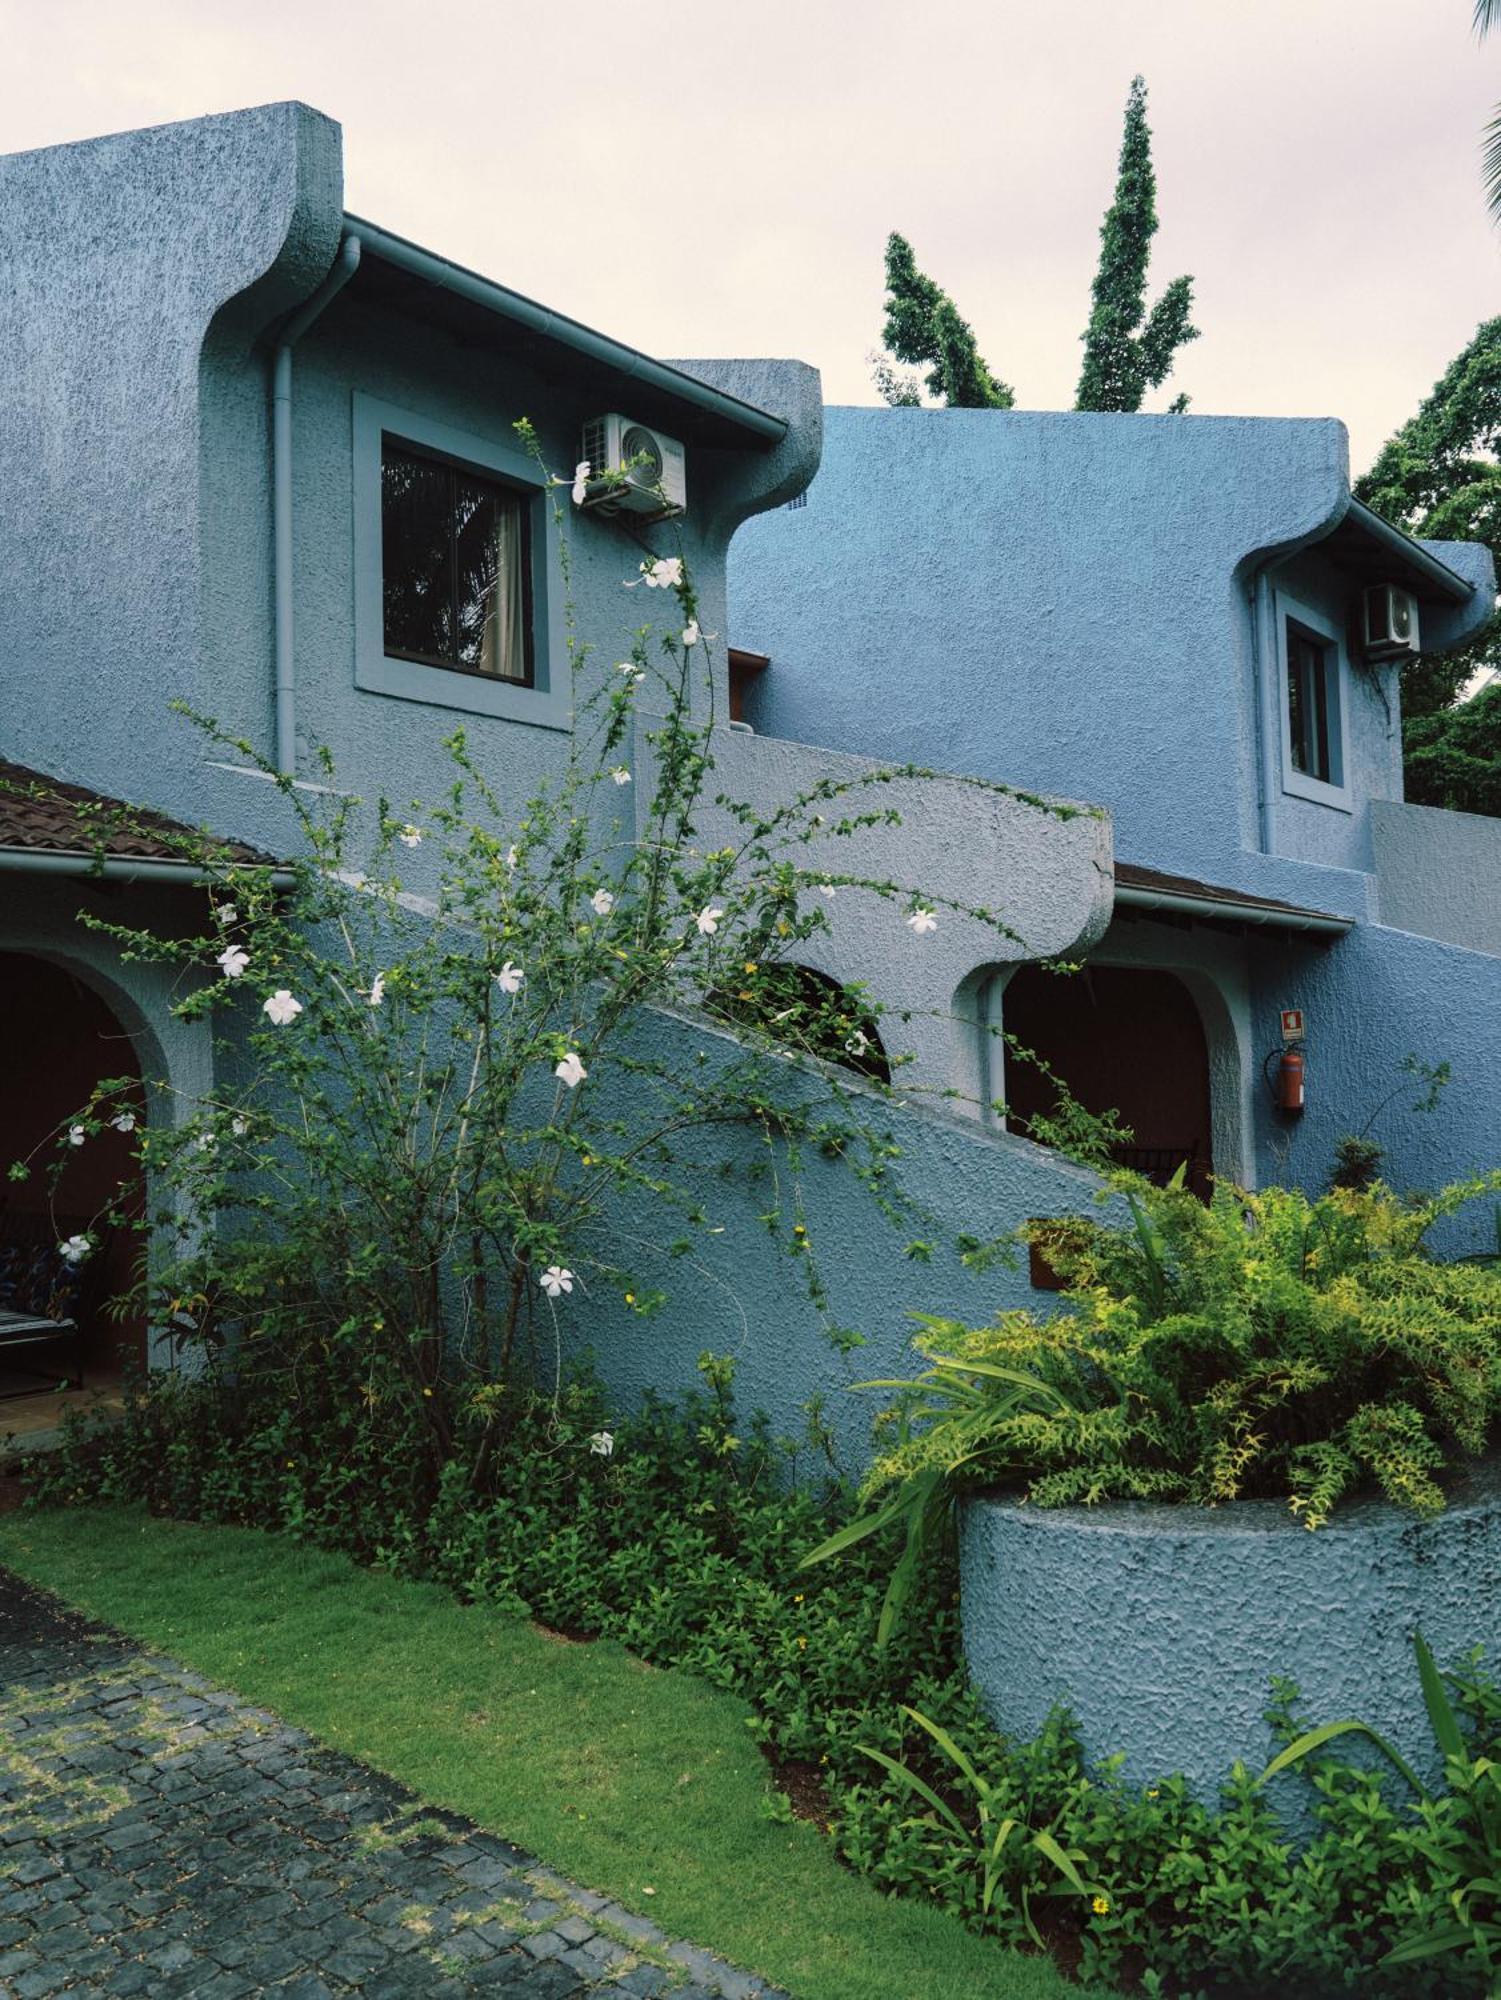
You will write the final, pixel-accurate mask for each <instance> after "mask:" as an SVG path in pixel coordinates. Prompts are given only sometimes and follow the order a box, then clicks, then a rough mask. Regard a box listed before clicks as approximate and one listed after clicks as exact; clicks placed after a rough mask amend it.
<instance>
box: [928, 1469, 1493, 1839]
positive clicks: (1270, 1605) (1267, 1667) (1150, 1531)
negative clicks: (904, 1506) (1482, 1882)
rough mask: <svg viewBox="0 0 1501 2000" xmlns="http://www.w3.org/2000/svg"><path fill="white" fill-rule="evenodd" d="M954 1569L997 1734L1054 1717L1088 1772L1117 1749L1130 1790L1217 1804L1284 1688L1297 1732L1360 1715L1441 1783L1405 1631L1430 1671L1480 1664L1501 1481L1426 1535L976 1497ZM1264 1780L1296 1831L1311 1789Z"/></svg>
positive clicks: (1276, 1517)
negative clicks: (1080, 1745) (1417, 1635)
mask: <svg viewBox="0 0 1501 2000" xmlns="http://www.w3.org/2000/svg"><path fill="white" fill-rule="evenodd" d="M960 1562H961V1588H962V1593H963V1622H964V1647H965V1652H966V1654H967V1656H968V1660H969V1667H970V1672H971V1674H972V1675H973V1677H974V1681H975V1685H976V1687H977V1689H978V1691H979V1693H980V1696H981V1698H982V1700H983V1701H984V1703H985V1705H986V1707H987V1708H988V1710H989V1711H990V1714H991V1716H992V1717H993V1719H994V1720H995V1722H996V1724H997V1725H998V1726H999V1727H1000V1728H1001V1729H1003V1730H1005V1731H1007V1732H1008V1733H1012V1734H1015V1735H1019V1736H1031V1735H1034V1734H1035V1733H1036V1732H1037V1730H1039V1729H1040V1728H1041V1726H1042V1724H1043V1722H1044V1721H1045V1720H1046V1718H1047V1715H1048V1712H1049V1710H1050V1709H1051V1708H1053V1707H1054V1706H1055V1705H1056V1706H1063V1707H1066V1708H1068V1709H1070V1710H1071V1711H1072V1712H1073V1714H1074V1715H1075V1716H1076V1717H1077V1718H1078V1721H1079V1724H1080V1728H1081V1730H1082V1734H1083V1739H1084V1743H1085V1747H1086V1749H1087V1751H1088V1753H1089V1755H1090V1756H1091V1757H1092V1758H1100V1757H1104V1756H1108V1755H1111V1754H1112V1753H1114V1752H1117V1751H1119V1752H1123V1753H1124V1759H1125V1761H1124V1765H1123V1776H1124V1777H1125V1779H1126V1781H1127V1783H1129V1784H1144V1783H1150V1782H1151V1781H1153V1780H1154V1779H1157V1778H1161V1777H1164V1776H1167V1775H1170V1774H1171V1773H1173V1772H1179V1771H1181V1772H1182V1773H1183V1775H1184V1777H1185V1778H1186V1779H1187V1780H1188V1782H1189V1784H1190V1786H1191V1787H1192V1789H1193V1790H1194V1791H1195V1792H1196V1793H1197V1794H1198V1795H1199V1797H1201V1798H1202V1799H1204V1800H1205V1802H1206V1803H1213V1802H1214V1800H1215V1798H1216V1796H1217V1793H1218V1788H1219V1786H1220V1784H1221V1782H1222V1780H1223V1779H1224V1778H1225V1777H1226V1776H1227V1774H1228V1773H1229V1770H1230V1767H1231V1765H1232V1764H1233V1763H1234V1762H1235V1760H1236V1759H1237V1758H1240V1759H1241V1760H1242V1761H1243V1762H1244V1763H1245V1764H1246V1765H1247V1766H1248V1767H1249V1768H1250V1769H1251V1770H1253V1771H1255V1770H1258V1769H1260V1768H1261V1766H1262V1765H1263V1764H1264V1763H1265V1762H1266V1761H1267V1760H1268V1759H1269V1758H1270V1757H1271V1756H1272V1755H1273V1754H1274V1752H1275V1750H1276V1747H1277V1746H1276V1744H1275V1743H1274V1742H1273V1740H1272V1737H1271V1733H1270V1731H1269V1729H1268V1726H1267V1724H1266V1721H1265V1719H1264V1716H1263V1711H1264V1709H1265V1708H1266V1705H1267V1697H1268V1682H1269V1679H1270V1677H1271V1676H1272V1675H1274V1674H1279V1675H1284V1676H1286V1677H1287V1678H1288V1679H1290V1680H1294V1681H1296V1682H1297V1683H1298V1686H1299V1688H1300V1689H1301V1690H1302V1701H1301V1706H1300V1711H1299V1712H1300V1714H1301V1715H1302V1716H1304V1717H1305V1718H1306V1719H1307V1721H1308V1722H1309V1723H1310V1724H1316V1723H1323V1722H1337V1721H1341V1720H1344V1719H1345V1718H1347V1717H1352V1716H1353V1717H1358V1718H1359V1719H1360V1720H1361V1721H1363V1722H1368V1723H1369V1724H1370V1725H1371V1726H1372V1728H1374V1729H1377V1730H1379V1731H1380V1733H1381V1734H1382V1735H1383V1736H1384V1737H1385V1738H1386V1739H1387V1741H1388V1742H1390V1743H1391V1744H1393V1745H1394V1746H1395V1747H1396V1748H1397V1749H1398V1750H1399V1751H1400V1752H1401V1753H1402V1755H1403V1756H1404V1757H1406V1758H1407V1759H1408V1761H1409V1762H1410V1763H1412V1764H1413V1765H1414V1767H1415V1768H1416V1769H1417V1770H1418V1771H1419V1773H1420V1774H1422V1775H1424V1776H1425V1778H1428V1777H1432V1778H1437V1777H1438V1776H1440V1775H1441V1767H1440V1760H1439V1759H1438V1757H1437V1756H1436V1754H1435V1751H1434V1746H1433V1737H1432V1732H1431V1730H1430V1728H1429V1725H1428V1720H1427V1716H1426V1714H1425V1712H1424V1708H1423V1701H1422V1696H1421V1693H1420V1690H1419V1687H1418V1678H1417V1669H1416V1665H1415V1661H1414V1655H1413V1646H1412V1635H1413V1633H1414V1632H1415V1631H1421V1632H1422V1634H1423V1636H1424V1638H1425V1639H1426V1640H1427V1641H1428V1643H1429V1645H1430V1646H1431V1647H1432V1648H1433V1651H1434V1654H1435V1656H1436V1657H1437V1659H1438V1661H1439V1663H1440V1665H1441V1666H1449V1665H1452V1664H1453V1663H1454V1662H1455V1661H1456V1660H1458V1659H1459V1658H1460V1656H1461V1655H1463V1654H1464V1653H1466V1652H1468V1651H1469V1649H1470V1648H1471V1647H1472V1646H1475V1645H1476V1644H1484V1645H1485V1646H1486V1648H1487V1651H1488V1653H1489V1654H1492V1655H1493V1654H1494V1652H1495V1650H1496V1646H1497V1642H1498V1640H1501V1467H1498V1466H1497V1465H1496V1464H1495V1463H1494V1462H1492V1463H1491V1464H1489V1465H1487V1466H1485V1467H1482V1468H1479V1469H1477V1470H1476V1471H1475V1473H1474V1474H1473V1475H1472V1476H1471V1477H1470V1478H1469V1479H1467V1480H1466V1481H1465V1483H1464V1484H1463V1486H1462V1487H1460V1488H1459V1489H1457V1490H1456V1491H1455V1492H1454V1494H1453V1495H1452V1496H1451V1500H1450V1504H1449V1507H1448V1509H1447V1510H1446V1511H1445V1512H1444V1513H1443V1514H1441V1515H1439V1516H1438V1517H1437V1519H1435V1520H1432V1521H1417V1520H1415V1519H1414V1518H1413V1516H1412V1515H1410V1514H1406V1513H1402V1512H1399V1511H1398V1510H1397V1509H1395V1508H1392V1507H1389V1506H1386V1505H1385V1504H1383V1503H1381V1502H1376V1501H1372V1502H1361V1503H1358V1504H1356V1505H1354V1506H1350V1507H1347V1508H1343V1509H1341V1510H1340V1512H1339V1513H1338V1514H1337V1515H1336V1516H1335V1518H1334V1520H1333V1521H1331V1522H1330V1524H1329V1525H1328V1526H1327V1527H1324V1528H1320V1529H1318V1530H1317V1531H1316V1532H1315V1533H1312V1534H1310V1533H1309V1532H1308V1531H1307V1530H1306V1529H1305V1528H1302V1527H1300V1526H1299V1525H1298V1523H1297V1521H1296V1520H1295V1519H1294V1518H1293V1517H1292V1516H1291V1515H1290V1514H1289V1513H1288V1511H1287V1509H1286V1508H1285V1507H1284V1506H1283V1505H1282V1504H1281V1503H1280V1502H1274V1501H1253V1502H1248V1503H1244V1504H1239V1505H1235V1506H1230V1507H1220V1508H1213V1509H1209V1508H1199V1507H1157V1506H1146V1505H1136V1504H1132V1505H1122V1506H1109V1507H1100V1508H1059V1509H1057V1510H1053V1511H1049V1510H1046V1509H1043V1508H1037V1507H1029V1506H1024V1505H1019V1504H1017V1503H1016V1502H1015V1501H1012V1500H1007V1499H999V1498H988V1497H987V1498H980V1499H976V1500H973V1501H971V1502H969V1503H968V1504H967V1505H966V1507H965V1509H964V1520H963V1526H962V1530H961V1547H960ZM1491 1664H1492V1666H1494V1665H1495V1661H1494V1658H1492V1660H1491ZM1276 1782H1277V1783H1278V1785H1279V1786H1280V1787H1282V1790H1281V1793H1280V1797H1278V1803H1279V1805H1281V1806H1282V1808H1283V1810H1284V1811H1288V1812H1290V1817H1291V1818H1292V1819H1293V1821H1294V1822H1295V1823H1296V1822H1297V1821H1298V1820H1299V1819H1300V1817H1302V1814H1301V1812H1300V1808H1303V1809H1305V1810H1306V1807H1305V1797H1306V1788H1304V1787H1301V1786H1300V1784H1299V1781H1297V1780H1295V1779H1287V1780H1279V1781H1276ZM1274 1796H1277V1795H1276V1794H1274ZM1302 1823H1303V1824H1304V1825H1305V1826H1306V1824H1307V1821H1306V1818H1303V1819H1302Z"/></svg>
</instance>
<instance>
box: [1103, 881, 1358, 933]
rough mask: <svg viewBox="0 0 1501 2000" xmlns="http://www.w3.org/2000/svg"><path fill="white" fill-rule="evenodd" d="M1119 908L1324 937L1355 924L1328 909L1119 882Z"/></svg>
mask: <svg viewBox="0 0 1501 2000" xmlns="http://www.w3.org/2000/svg"><path fill="white" fill-rule="evenodd" d="M1115 901H1116V906H1117V908H1120V907H1122V906H1124V907H1125V908H1127V909H1132V910H1157V911H1160V912H1161V913H1163V914H1165V915H1169V916H1178V917H1218V918H1219V920H1220V921H1221V922H1222V923H1232V924H1257V925H1260V926H1263V927H1265V928H1267V929H1271V930H1279V931H1312V932H1314V933H1316V934H1317V935H1319V936H1321V937H1343V936H1344V935H1345V934H1346V932H1347V931H1351V930H1353V929H1354V928H1355V919H1354V918H1353V917H1336V916H1331V915H1329V914H1328V912H1326V911H1324V910H1293V909H1284V910H1269V909H1268V908H1267V907H1266V906H1265V904H1263V903H1239V902H1233V901H1230V900H1228V899H1226V900H1223V901H1222V900H1221V899H1220V898H1218V897H1211V896H1181V895H1178V894H1177V893H1175V892H1174V891H1173V890H1170V889H1139V888H1136V887H1134V886H1133V885H1131V884H1130V883H1126V882H1117V883H1116V885H1115Z"/></svg>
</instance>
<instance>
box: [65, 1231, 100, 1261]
mask: <svg viewBox="0 0 1501 2000" xmlns="http://www.w3.org/2000/svg"><path fill="white" fill-rule="evenodd" d="M93 1247H94V1246H93V1244H92V1243H90V1241H89V1239H88V1238H87V1236H70V1237H69V1238H68V1240H67V1242H66V1243H59V1244H58V1246H57V1254H58V1256H59V1257H61V1258H62V1260H63V1262H64V1263H65V1264H81V1263H82V1262H83V1260H84V1258H85V1257H87V1256H88V1254H89V1252H90V1251H91V1250H92V1249H93Z"/></svg>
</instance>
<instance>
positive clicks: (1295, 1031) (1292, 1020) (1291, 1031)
mask: <svg viewBox="0 0 1501 2000" xmlns="http://www.w3.org/2000/svg"><path fill="white" fill-rule="evenodd" d="M1304 1035H1305V1030H1304V1026H1303V1009H1302V1008H1301V1007H1284V1008H1283V1009H1282V1041H1283V1046H1284V1047H1286V1048H1291V1047H1292V1045H1293V1043H1294V1042H1301V1041H1302V1040H1303V1039H1304Z"/></svg>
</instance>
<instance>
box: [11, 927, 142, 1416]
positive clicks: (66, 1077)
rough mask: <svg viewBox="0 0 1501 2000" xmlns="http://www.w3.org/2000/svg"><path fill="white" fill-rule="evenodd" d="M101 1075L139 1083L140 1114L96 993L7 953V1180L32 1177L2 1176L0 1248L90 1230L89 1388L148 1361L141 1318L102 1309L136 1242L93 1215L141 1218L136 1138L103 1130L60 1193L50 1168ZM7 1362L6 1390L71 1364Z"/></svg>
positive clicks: (22, 1358)
mask: <svg viewBox="0 0 1501 2000" xmlns="http://www.w3.org/2000/svg"><path fill="white" fill-rule="evenodd" d="M105 1077H130V1078H132V1079H133V1080H134V1089H133V1091H132V1092H131V1101H132V1108H133V1109H134V1110H135V1112H136V1114H137V1116H138V1117H143V1116H144V1097H143V1093H142V1090H141V1072H140V1064H139V1061H138V1059H137V1056H136V1052H135V1049H134V1046H133V1045H132V1043H131V1039H130V1037H129V1035H128V1034H127V1033H126V1031H125V1029H124V1028H123V1027H122V1026H121V1024H120V1022H119V1021H118V1020H116V1018H115V1016H114V1015H113V1014H112V1013H111V1012H110V1010H109V1008H108V1007H107V1006H106V1005H105V1003H104V1001H103V1000H102V999H101V998H100V997H99V995H98V994H97V993H96V992H95V991H94V990H93V988H92V987H90V986H87V985H85V984H84V983H83V982H82V981H81V980H79V979H77V978H75V977H74V975H73V974H72V973H70V972H68V971H67V970H65V969H64V968H63V967H61V966H58V965H54V964H52V963H50V962H49V961H48V960H46V959H41V958H34V957H31V956H29V955H25V954H21V953H17V952H0V1176H3V1175H4V1174H5V1172H6V1170H8V1169H9V1167H10V1165H11V1162H12V1161H14V1160H24V1159H27V1158H30V1160H31V1162H32V1171H31V1174H30V1176H29V1177H28V1178H27V1179H26V1180H23V1181H10V1180H8V1179H5V1178H3V1177H0V1242H7V1241H15V1242H24V1243H27V1244H29V1243H31V1242H32V1241H33V1240H34V1239H38V1238H43V1237H45V1238H50V1239H52V1240H56V1241H61V1240H62V1239H63V1238H66V1237H68V1236H71V1235H73V1234H74V1233H75V1232H76V1231H83V1230H85V1229H87V1228H90V1227H91V1226H92V1227H93V1229H94V1233H95V1236H96V1238H97V1239H98V1240H99V1254H98V1261H97V1263H95V1264H93V1265H91V1266H90V1267H89V1268H88V1270H87V1273H86V1281H85V1282H84V1283H83V1284H82V1286H81V1288H80V1296H79V1311H78V1317H79V1320H80V1325H81V1343H80V1346H81V1352H80V1354H79V1356H78V1357H77V1358H79V1359H81V1361H82V1367H83V1374H84V1378H85V1381H86V1382H88V1383H90V1384H91V1385H104V1384H108V1383H109V1382H111V1381H116V1380H118V1379H119V1377H120V1375H121V1374H122V1372H123V1371H124V1370H125V1369H127V1368H131V1367H136V1366H141V1365H144V1362H145V1358H146V1327H145V1322H144V1320H143V1319H141V1318H140V1317H138V1316H133V1317H127V1318H124V1319H118V1318H116V1317H114V1316H113V1315H112V1314H107V1313H106V1312H105V1311H104V1310H103V1308H104V1305H105V1302H106V1301H107V1300H109V1299H111V1298H114V1297H116V1296H118V1295H119V1294H121V1293H122V1292H124V1291H125V1290H126V1289H127V1288H128V1286H129V1283H130V1279H131V1274H132V1267H133V1261H134V1259H135V1258H136V1256H137V1255H138V1252H139V1248H140V1241H141V1239H140V1236H139V1234H138V1233H137V1231H136V1230H134V1229H133V1228H130V1227H128V1226H120V1227H115V1228H112V1229H111V1228H108V1227H104V1226H101V1225H100V1224H99V1223H98V1222H97V1220H96V1218H98V1217H99V1216H100V1215H101V1213H102V1211H103V1210H104V1209H106V1208H107V1207H108V1206H110V1205H111V1204H112V1203H114V1204H115V1205H117V1206H123V1208H124V1210H125V1212H126V1214H127V1216H128V1217H137V1216H139V1215H140V1214H141V1213H142V1211H143V1205H144V1189H143V1187H142V1184H141V1178H140V1173H139V1169H138V1167H137V1165H136V1160H135V1142H134V1140H133V1139H132V1138H131V1137H130V1135H128V1134H125V1133H121V1132H116V1131H114V1130H113V1129H111V1128H110V1127H109V1126H108V1125H106V1126H105V1129H104V1130H103V1131H102V1132H99V1133H97V1134H94V1135H92V1136H90V1138H89V1139H88V1140H87V1142H86V1143H85V1144H83V1145H81V1146H79V1147H77V1148H70V1149H69V1151H68V1153H67V1155H66V1162H67V1164H66V1171H65V1172H64V1174H63V1177H62V1179H61V1181H60V1182H59V1183H58V1185H57V1186H56V1188H55V1189H54V1188H53V1187H52V1186H51V1185H50V1175H49V1174H48V1172H47V1168H48V1166H49V1165H50V1163H51V1161H52V1160H53V1158H55V1154H54V1153H53V1150H52V1144H53V1140H54V1138H55V1135H56V1134H57V1133H58V1132H59V1131H60V1130H61V1129H63V1128H64V1127H65V1126H66V1122H67V1120H68V1119H69V1117H70V1116H71V1115H72V1114H73V1113H75V1112H76V1111H78V1110H79V1109H80V1108H81V1107H82V1106H83V1105H85V1104H86V1103H87V1102H88V1100H89V1097H90V1094H91V1092H92V1091H93V1089H94V1087H95V1085H96V1084H97V1083H98V1082H99V1081H100V1080H101V1079H102V1078H105ZM122 1182H123V1183H124V1184H125V1192H124V1199H123V1203H121V1202H120V1200H119V1190H120V1187H121V1183H122ZM9 1360H10V1361H13V1362H14V1363H15V1364H16V1365H15V1367H14V1368H12V1367H11V1366H9V1365H8V1358H7V1355H6V1353H5V1351H4V1350H3V1349H0V1394H4V1393H6V1392H11V1393H14V1392H15V1391H16V1390H17V1389H19V1388H22V1387H24V1386H25V1385H26V1380H27V1373H28V1371H29V1372H30V1373H31V1374H33V1375H34V1374H35V1373H37V1372H38V1371H43V1372H47V1373H50V1372H51V1371H52V1370H53V1368H54V1367H55V1368H57V1370H58V1374H59V1376H60V1375H61V1373H62V1372H63V1365H64V1364H65V1362H66V1360H67V1357H65V1356H64V1355H63V1354H62V1353H61V1350H60V1349H57V1348H53V1347H47V1348H43V1349H36V1350H23V1349H18V1350H16V1352H15V1353H14V1355H12V1356H10V1357H9ZM0 1427H3V1426H0Z"/></svg>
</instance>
